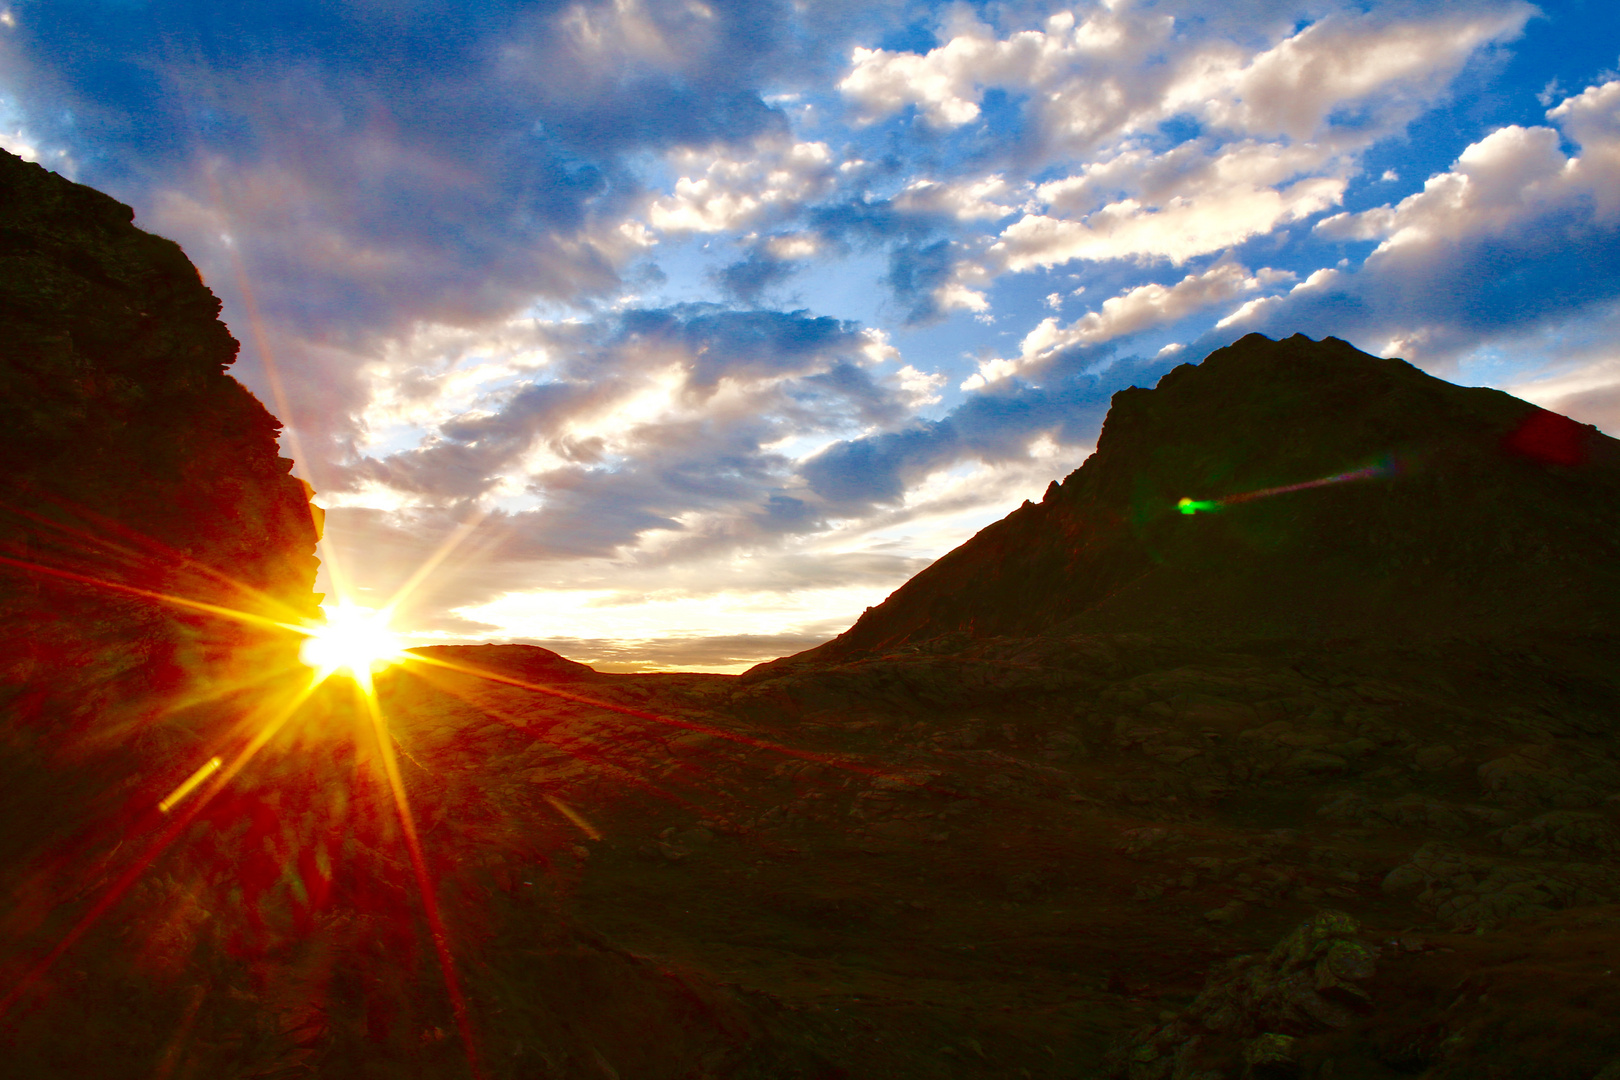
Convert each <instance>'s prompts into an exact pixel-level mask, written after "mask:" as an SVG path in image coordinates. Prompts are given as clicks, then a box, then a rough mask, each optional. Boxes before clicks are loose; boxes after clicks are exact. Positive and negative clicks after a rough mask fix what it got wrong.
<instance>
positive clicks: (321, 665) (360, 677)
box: [298, 604, 404, 690]
mask: <svg viewBox="0 0 1620 1080" xmlns="http://www.w3.org/2000/svg"><path fill="white" fill-rule="evenodd" d="M304 633H305V634H307V635H308V637H306V638H305V640H304V644H303V646H302V647H301V648H300V649H299V650H298V658H299V659H300V660H302V661H303V662H304V663H306V664H308V665H309V666H310V667H312V668H314V669H315V671H316V673H317V675H318V676H319V678H320V679H322V680H324V679H328V678H330V677H332V676H333V675H335V674H338V673H339V672H343V673H345V674H347V675H349V676H350V677H351V678H353V679H354V681H355V682H357V683H359V684H360V685H361V686H362V687H363V688H365V689H367V690H370V689H371V673H372V672H373V671H378V670H381V669H382V668H385V667H387V666H389V665H390V664H395V663H398V662H399V660H400V657H401V656H402V655H403V652H404V649H403V646H402V645H401V643H400V640H399V635H398V634H396V633H394V632H393V631H392V630H390V629H389V628H388V612H387V611H373V610H371V609H370V608H363V607H359V606H357V605H354V604H339V605H338V606H337V607H336V608H334V609H333V610H331V611H330V612H328V613H327V615H326V625H324V626H313V627H310V628H308V629H306V630H305V631H304Z"/></svg>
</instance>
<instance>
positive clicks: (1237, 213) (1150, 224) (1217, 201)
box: [989, 177, 1345, 271]
mask: <svg viewBox="0 0 1620 1080" xmlns="http://www.w3.org/2000/svg"><path fill="white" fill-rule="evenodd" d="M1344 185H1345V181H1344V179H1343V178H1342V177H1311V178H1308V179H1304V180H1300V181H1298V182H1296V183H1294V184H1291V185H1289V186H1288V187H1285V188H1282V189H1275V188H1262V187H1256V186H1253V185H1243V184H1234V185H1231V186H1228V187H1223V188H1219V189H1215V190H1212V191H1210V192H1208V193H1206V194H1203V195H1201V196H1200V195H1197V194H1194V195H1177V196H1175V197H1173V198H1171V199H1169V200H1167V201H1166V202H1165V203H1164V204H1163V205H1161V206H1150V205H1144V204H1143V203H1141V202H1139V201H1137V200H1136V199H1122V200H1120V201H1119V202H1116V203H1110V204H1108V205H1107V206H1104V207H1103V208H1101V209H1100V210H1097V211H1096V212H1095V213H1092V214H1088V215H1086V216H1085V217H1084V218H1081V219H1078V220H1074V219H1067V218H1054V217H1051V216H1048V215H1046V214H1029V215H1026V216H1025V217H1023V218H1021V219H1019V220H1018V221H1016V222H1014V223H1013V224H1012V225H1009V226H1008V227H1007V228H1006V229H1004V230H1002V233H1001V236H1000V238H999V239H998V240H997V241H996V243H995V245H994V246H992V247H991V248H990V253H989V258H990V259H991V260H992V261H993V263H994V264H996V265H998V266H1000V267H1005V268H1006V269H1007V270H1012V271H1018V270H1028V269H1031V268H1034V267H1046V266H1057V265H1059V264H1062V263H1066V262H1070V261H1073V260H1075V259H1086V260H1091V261H1094V262H1100V261H1103V260H1106V259H1126V258H1132V257H1145V258H1158V259H1167V260H1169V261H1170V262H1171V263H1173V264H1175V265H1177V266H1179V265H1181V264H1182V263H1184V262H1186V261H1187V260H1189V259H1192V258H1196V257H1197V256H1199V255H1207V254H1209V253H1210V252H1213V251H1221V250H1224V249H1226V248H1229V247H1233V246H1234V245H1237V244H1241V243H1242V242H1243V241H1245V240H1248V239H1249V238H1250V237H1253V236H1257V235H1260V234H1262V233H1267V232H1270V231H1271V230H1272V229H1274V228H1275V227H1276V226H1277V225H1279V224H1285V223H1287V222H1292V221H1299V220H1301V219H1302V218H1307V217H1310V216H1311V215H1312V214H1315V213H1318V212H1320V211H1322V210H1325V209H1327V208H1328V207H1330V206H1332V205H1334V204H1335V203H1337V202H1338V201H1339V200H1340V197H1341V196H1342V195H1343V192H1344Z"/></svg>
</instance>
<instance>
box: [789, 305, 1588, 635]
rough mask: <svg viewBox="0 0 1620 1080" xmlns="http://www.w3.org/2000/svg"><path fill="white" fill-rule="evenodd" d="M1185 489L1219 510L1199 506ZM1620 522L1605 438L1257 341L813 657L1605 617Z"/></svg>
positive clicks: (1116, 427)
mask: <svg viewBox="0 0 1620 1080" xmlns="http://www.w3.org/2000/svg"><path fill="white" fill-rule="evenodd" d="M1347 474H1359V475H1347ZM1333 477H1341V478H1343V479H1340V480H1339V481H1337V482H1331V483H1325V484H1321V485H1319V486H1314V487H1306V488H1303V489H1301V490H1294V491H1288V492H1282V493H1278V494H1273V495H1264V496H1261V497H1256V498H1248V499H1243V498H1241V497H1242V496H1244V495H1247V494H1252V493H1257V492H1265V491H1268V490H1270V489H1274V488H1281V487H1293V486H1295V485H1304V484H1306V483H1308V482H1311V481H1319V480H1325V479H1327V478H1333ZM1183 499H1188V500H1193V501H1195V502H1198V503H1218V502H1221V501H1223V500H1224V504H1223V505H1220V506H1218V507H1216V508H1212V509H1206V510H1204V512H1196V513H1187V512H1185V511H1184V510H1183V509H1182V507H1181V506H1180V504H1181V501H1182V500H1183ZM1617 536H1620V443H1617V442H1616V441H1615V440H1613V439H1610V438H1608V437H1607V436H1604V435H1602V434H1601V433H1599V432H1598V431H1597V430H1596V429H1594V428H1590V427H1587V426H1584V425H1580V424H1577V423H1575V422H1574V421H1572V420H1569V419H1567V418H1566V417H1562V416H1558V415H1556V414H1554V413H1549V412H1546V411H1545V410H1542V409H1539V408H1537V407H1535V406H1533V405H1530V404H1528V403H1526V402H1523V401H1520V400H1518V399H1517V398H1514V397H1511V396H1509V395H1507V394H1504V393H1502V392H1500V391H1497V390H1490V389H1481V388H1466V387H1459V386H1455V385H1452V384H1450V383H1447V382H1444V381H1442V380H1440V379H1436V378H1433V377H1431V376H1429V375H1426V374H1424V373H1423V372H1421V371H1419V370H1417V369H1416V368H1414V367H1412V366H1411V365H1409V364H1407V363H1405V362H1403V361H1400V360H1387V359H1381V358H1379V357H1375V356H1369V355H1368V354H1366V353H1363V352H1360V351H1358V350H1357V349H1355V348H1353V347H1352V346H1350V345H1349V344H1347V343H1345V342H1343V341H1339V340H1338V339H1335V338H1327V339H1324V340H1322V341H1312V340H1310V339H1309V338H1306V337H1303V336H1299V335H1296V336H1294V337H1292V338H1289V339H1287V340H1284V341H1272V340H1270V339H1268V338H1265V337H1262V336H1260V335H1258V334H1253V335H1250V336H1248V337H1246V338H1244V339H1242V340H1241V341H1239V342H1237V343H1235V344H1233V345H1231V346H1229V347H1227V348H1224V349H1221V350H1219V351H1217V352H1215V353H1213V354H1212V355H1210V356H1209V357H1208V358H1207V359H1205V360H1204V361H1203V362H1202V363H1201V364H1198V365H1196V366H1195V365H1190V364H1188V365H1183V366H1181V367H1178V368H1176V369H1175V370H1174V371H1172V372H1170V373H1169V374H1168V375H1166V376H1165V377H1164V378H1163V379H1162V380H1161V381H1160V382H1159V384H1158V386H1157V387H1156V388H1155V389H1152V390H1143V389H1138V388H1134V387H1133V388H1131V389H1129V390H1125V391H1122V392H1120V393H1118V394H1116V395H1115V396H1114V400H1113V405H1112V408H1111V410H1110V412H1109V414H1108V419H1107V421H1106V422H1105V423H1104V425H1103V430H1102V434H1101V436H1100V438H1099V440H1098V445H1097V452H1096V453H1095V454H1094V455H1093V456H1092V457H1091V458H1089V459H1088V460H1087V461H1086V462H1085V464H1083V465H1082V466H1081V467H1080V468H1079V469H1077V470H1076V471H1075V472H1073V473H1071V474H1070V475H1069V476H1068V477H1066V478H1065V479H1064V480H1063V482H1062V483H1061V484H1058V483H1054V484H1053V485H1052V486H1051V487H1050V488H1049V489H1048V491H1047V493H1046V497H1045V498H1044V499H1043V500H1042V501H1041V502H1040V504H1038V505H1036V504H1031V503H1026V504H1025V505H1024V506H1023V507H1022V508H1020V509H1018V510H1015V511H1014V512H1013V513H1012V514H1010V515H1008V516H1007V517H1006V518H1004V519H1003V520H1001V521H999V522H997V523H996V524H994V525H991V526H989V527H988V528H986V529H984V530H983V531H981V532H980V533H979V534H978V535H977V536H975V537H974V538H973V539H971V540H970V541H968V542H967V543H966V544H963V545H962V546H961V547H960V548H957V549H956V550H955V551H952V552H951V553H950V554H948V555H946V556H944V557H943V558H941V559H940V560H939V561H938V562H936V563H935V564H934V565H932V566H930V567H929V568H928V569H927V570H925V571H923V572H922V573H921V574H919V575H917V577H915V578H914V579H912V580H911V581H909V582H907V583H906V585H905V586H903V587H902V588H901V589H899V590H897V591H896V592H895V593H894V594H893V595H892V596H891V597H889V599H888V600H887V601H885V602H884V603H883V604H882V605H880V606H878V607H876V608H874V609H872V610H870V611H868V612H867V613H866V615H865V616H864V617H863V618H862V619H861V620H860V621H859V622H857V623H856V625H855V626H854V627H852V628H851V629H850V630H849V631H847V632H846V633H845V634H843V635H842V636H841V637H839V638H837V639H836V640H834V641H832V642H829V643H828V644H826V645H824V646H821V647H820V648H818V649H816V650H813V651H812V652H810V653H806V654H801V658H802V659H806V660H815V661H838V660H843V659H849V658H854V657H859V656H864V655H871V654H874V653H880V652H883V651H885V650H889V649H893V648H896V647H902V646H907V645H915V644H919V643H922V642H925V641H931V640H934V639H937V638H939V637H940V636H941V635H947V634H962V633H966V634H967V635H969V636H971V637H973V638H984V637H990V636H994V635H1006V634H1012V635H1028V634H1034V633H1042V632H1047V631H1051V630H1053V629H1057V628H1062V629H1063V630H1064V631H1066V632H1092V631H1094V632H1116V631H1129V632H1136V631H1148V632H1175V633H1179V634H1190V635H1194V636H1199V637H1205V636H1213V637H1217V638H1225V639H1241V638H1276V639H1280V638H1297V637H1300V636H1304V637H1309V638H1323V637H1335V636H1355V637H1377V638H1380V639H1384V640H1390V639H1395V638H1403V639H1404V638H1414V639H1417V638H1433V637H1456V636H1469V637H1478V636H1493V635H1496V634H1499V633H1502V632H1519V631H1523V630H1536V629H1542V630H1547V631H1570V632H1578V633H1579V632H1588V631H1591V630H1595V629H1612V626H1613V621H1614V613H1615V612H1616V611H1617V610H1620V604H1617V601H1620V547H1617V541H1616V537H1617Z"/></svg>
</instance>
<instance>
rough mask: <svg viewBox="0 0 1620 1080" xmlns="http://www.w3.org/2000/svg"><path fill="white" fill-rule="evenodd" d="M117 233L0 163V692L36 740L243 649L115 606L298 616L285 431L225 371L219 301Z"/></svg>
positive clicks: (124, 223) (309, 557) (219, 628)
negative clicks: (212, 607)
mask: <svg viewBox="0 0 1620 1080" xmlns="http://www.w3.org/2000/svg"><path fill="white" fill-rule="evenodd" d="M133 217H134V214H133V211H131V210H130V208H129V207H127V206H124V205H122V204H121V203H119V202H117V201H116V200H114V199H112V198H109V197H108V196H106V195H104V194H102V193H101V192H98V191H95V190H93V189H91V188H88V187H84V186H82V185H80V184H75V183H72V182H71V181H68V180H66V179H63V178H62V177H60V176H57V175H55V174H54V173H51V172H47V171H46V170H45V169H43V168H41V167H39V166H38V165H33V164H29V163H27V162H24V161H22V160H21V159H19V158H17V157H14V156H12V155H10V154H6V153H0V460H3V461H4V462H5V471H4V472H3V473H0V556H4V557H5V558H6V559H8V560H10V561H9V562H8V563H6V564H5V565H4V566H3V567H0V629H3V631H4V632H5V634H6V637H7V640H8V649H7V653H6V655H5V657H4V658H3V660H0V683H3V684H11V685H13V686H17V685H19V684H21V685H25V686H26V687H27V688H28V690H29V691H30V693H29V694H25V695H24V703H25V704H26V703H28V702H32V704H33V708H32V709H31V710H28V711H31V712H32V713H33V714H35V716H36V718H37V719H40V720H42V721H43V722H46V723H56V722H59V721H63V720H65V715H64V710H65V711H66V712H70V713H73V714H82V713H84V712H86V711H87V710H94V709H98V708H100V707H101V706H103V705H105V704H108V703H109V702H110V701H112V700H114V699H116V700H118V701H120V702H121V703H122V704H123V705H124V706H126V707H127V706H128V703H129V702H130V701H131V700H132V699H136V698H140V697H142V696H143V695H145V694H147V693H152V692H159V693H161V692H162V691H163V690H164V689H165V688H169V689H172V688H173V687H174V686H175V685H176V684H177V683H179V682H182V681H184V680H186V679H188V678H190V677H193V676H195V675H196V674H198V672H199V671H200V670H201V669H202V668H205V667H211V666H212V665H213V664H214V663H216V662H223V661H224V659H225V654H226V652H227V651H231V650H236V649H239V647H240V646H241V645H242V643H243V641H244V640H245V636H244V635H246V636H251V634H248V633H247V631H245V630H244V629H243V626H242V624H241V623H240V622H236V621H228V620H227V621H221V620H218V619H214V618H212V617H209V616H205V615H201V614H199V613H198V612H197V611H196V610H191V611H187V610H185V609H183V608H179V607H175V606H173V605H165V604H162V603H157V602H154V601H153V600H152V599H150V598H149V597H147V596H143V595H140V594H137V593H132V592H130V591H128V590H129V589H139V590H144V591H146V592H149V593H163V594H171V595H175V596H180V597H184V598H186V599H190V600H197V601H203V602H206V603H211V604H217V605H221V606H224V607H229V608H233V609H238V610H244V611H249V612H252V613H256V614H260V615H267V616H270V617H272V618H276V619H280V620H288V619H294V618H303V617H308V616H311V615H313V614H314V612H315V603H316V599H317V598H316V597H315V596H314V594H313V593H312V591H311V589H312V586H313V584H314V575H315V567H316V560H315V558H314V546H315V541H316V540H317V538H318V534H317V528H318V524H317V521H316V519H315V517H313V516H312V513H313V514H316V515H318V513H319V511H312V508H311V507H310V504H309V495H310V493H309V491H308V489H307V488H306V487H305V486H304V485H303V483H302V482H301V481H299V480H297V479H295V478H293V477H292V476H291V475H289V469H290V468H291V466H292V462H291V461H289V460H287V459H286V458H282V457H280V456H279V455H278V453H277V447H276V435H277V432H278V430H279V429H280V424H279V423H278V422H277V421H276V419H275V418H274V417H272V416H271V415H270V414H269V413H268V412H267V411H266V410H265V409H264V407H263V406H262V405H261V404H260V403H259V402H258V401H257V400H256V399H255V398H254V397H253V395H252V394H250V393H248V391H247V390H246V389H244V388H243V387H242V386H241V384H240V383H238V382H236V381H235V380H234V379H232V378H230V377H229V376H228V375H226V374H225V369H226V368H227V367H228V366H229V365H230V364H231V363H232V361H233V360H234V359H235V356H236V351H237V343H236V341H235V339H234V338H232V337H231V335H230V333H229V331H227V330H226V328H225V327H224V325H223V324H222V323H220V322H219V320H218V318H217V316H218V313H219V308H220V303H219V301H218V300H217V299H216V298H215V297H214V295H213V294H212V293H211V292H209V290H208V289H207V288H206V287H205V286H204V285H203V283H202V281H201V279H200V278H199V277H198V274H197V271H196V269H195V268H193V267H192V265H191V263H190V262H188V261H187V259H186V257H185V255H184V254H183V253H182V252H181V250H180V248H179V247H178V246H177V245H176V244H175V243H174V242H172V241H170V240H165V239H162V238H161V237H157V236H153V235H151V234H149V233H146V232H143V231H141V230H140V229H138V228H136V227H135V226H134V225H133V224H132V219H133ZM109 586H121V587H123V589H122V590H120V589H119V588H110V587H109ZM64 672H70V673H71V674H69V675H64V674H62V673H64ZM63 679H65V680H66V682H65V683H64V682H63V681H62V680H63ZM115 684H116V685H115ZM52 702H54V705H53V704H51V703H52Z"/></svg>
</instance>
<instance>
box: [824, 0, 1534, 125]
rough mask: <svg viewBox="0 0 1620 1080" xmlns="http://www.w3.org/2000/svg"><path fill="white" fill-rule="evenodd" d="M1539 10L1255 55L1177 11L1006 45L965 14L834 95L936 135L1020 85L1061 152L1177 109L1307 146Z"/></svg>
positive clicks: (1336, 25) (1061, 22)
mask: <svg viewBox="0 0 1620 1080" xmlns="http://www.w3.org/2000/svg"><path fill="white" fill-rule="evenodd" d="M1534 13H1535V9H1534V8H1533V7H1531V6H1530V5H1528V4H1524V3H1512V4H1505V5H1498V6H1494V7H1490V8H1486V9H1484V10H1483V11H1480V10H1477V9H1476V10H1469V9H1463V10H1460V11H1450V12H1446V13H1444V14H1441V15H1439V16H1437V17H1429V18H1407V19H1391V18H1387V17H1379V16H1375V15H1366V16H1361V17H1359V18H1357V17H1348V16H1343V15H1336V14H1330V15H1329V16H1327V17H1326V18H1323V19H1321V20H1320V21H1318V22H1313V23H1311V24H1310V25H1308V26H1306V27H1304V28H1303V29H1301V30H1299V31H1298V32H1296V33H1293V34H1290V35H1288V36H1287V37H1285V38H1284V39H1283V40H1281V41H1279V42H1278V43H1277V44H1275V45H1274V46H1272V47H1271V48H1269V49H1266V50H1263V51H1260V52H1258V53H1252V52H1249V51H1247V50H1245V49H1244V48H1242V47H1241V46H1239V45H1237V44H1235V43H1231V42H1229V41H1225V40H1221V39H1220V38H1216V39H1214V40H1211V39H1208V38H1204V37H1200V36H1190V37H1189V36H1179V35H1176V34H1175V29H1176V20H1175V19H1174V17H1173V16H1171V15H1168V14H1162V13H1159V12H1156V11H1153V10H1151V9H1142V10H1133V9H1131V8H1129V7H1126V6H1125V5H1105V6H1102V7H1099V8H1097V9H1095V10H1094V11H1092V12H1091V13H1090V14H1088V15H1087V16H1086V17H1085V18H1083V19H1077V18H1076V17H1075V15H1074V14H1073V13H1071V12H1059V13H1058V14H1056V15H1053V16H1051V17H1049V18H1048V19H1047V20H1046V21H1045V23H1044V24H1043V26H1042V27H1041V28H1040V29H1031V30H1024V31H1020V32H1017V33H1014V34H1011V35H1009V36H1008V37H1006V38H997V37H996V36H995V32H994V30H993V29H992V28H991V27H989V26H988V25H986V24H984V23H981V22H978V21H976V20H971V19H970V20H966V21H959V22H957V24H956V25H954V26H953V27H951V28H950V35H949V37H948V39H947V40H946V41H945V42H944V43H943V44H941V45H939V46H938V47H936V48H934V49H931V50H929V51H928V52H926V53H921V54H919V53H911V52H900V51H892V50H886V49H870V48H857V49H855V50H854V52H853V53H852V54H851V57H850V69H849V73H848V74H847V75H846V76H845V77H844V79H843V80H842V81H841V82H840V83H839V89H840V90H841V91H842V92H843V94H844V95H845V97H846V98H848V99H849V100H850V101H851V103H853V104H854V105H855V106H856V108H857V109H858V111H859V113H860V114H861V115H862V116H863V117H864V118H865V119H867V120H869V121H870V120H874V119H877V118H879V117H882V116H885V115H888V114H890V113H893V112H895V111H897V110H900V109H902V108H906V107H908V106H915V107H916V108H917V109H918V110H919V112H920V113H921V115H922V116H923V117H924V118H925V119H926V120H927V122H929V123H930V124H933V125H935V126H937V127H959V126H961V125H964V124H968V123H971V122H973V121H975V120H977V119H979V117H980V115H981V105H982V103H983V100H984V94H985V92H986V90H988V89H990V88H1000V89H1004V90H1013V91H1018V92H1021V93H1023V94H1027V95H1028V100H1029V108H1030V110H1031V111H1032V113H1033V114H1034V117H1035V119H1036V121H1037V124H1038V126H1039V128H1040V129H1041V131H1042V133H1043V135H1044V137H1045V138H1046V139H1048V140H1050V141H1051V142H1052V143H1053V144H1055V145H1059V146H1062V147H1063V148H1065V149H1067V150H1069V151H1070V152H1077V151H1083V150H1086V149H1089V148H1092V147H1095V146H1097V145H1099V144H1100V143H1101V142H1102V141H1106V140H1108V139H1113V138H1118V137H1120V136H1123V135H1128V134H1131V133H1133V132H1137V131H1142V130H1146V129H1148V128H1151V127H1152V126H1153V125H1155V124H1157V123H1158V122H1159V121H1161V120H1164V119H1166V118H1168V117H1170V116H1174V115H1176V114H1178V113H1183V112H1191V113H1194V114H1197V115H1199V116H1201V117H1202V118H1204V119H1205V120H1206V121H1208V122H1209V123H1212V124H1216V125H1219V126H1221V127H1224V128H1226V129H1228V130H1231V131H1234V132H1238V133H1240V134H1244V135H1288V136H1290V137H1292V138H1295V139H1309V138H1312V137H1314V136H1316V135H1318V134H1319V133H1320V132H1321V130H1322V128H1323V127H1324V126H1325V125H1326V123H1327V122H1328V120H1329V118H1330V117H1332V116H1333V115H1334V114H1335V113H1339V112H1342V111H1344V110H1346V109H1350V108H1353V107H1356V106H1368V105H1370V104H1371V103H1373V100H1374V99H1375V98H1376V99H1377V102H1376V104H1377V106H1378V107H1379V108H1383V109H1388V108H1391V107H1398V106H1400V105H1406V104H1408V103H1409V102H1410V101H1411V100H1412V99H1422V98H1427V97H1431V96H1433V95H1434V94H1435V93H1437V92H1439V91H1440V90H1441V89H1442V88H1443V86H1444V84H1445V82H1446V81H1447V80H1448V79H1449V78H1450V77H1451V76H1453V75H1454V74H1455V73H1456V71H1457V70H1458V69H1459V68H1460V67H1461V66H1462V64H1463V62H1464V61H1466V60H1467V59H1468V57H1469V56H1470V55H1472V54H1473V53H1474V52H1475V51H1476V50H1478V49H1479V48H1480V47H1481V46H1483V45H1485V44H1487V43H1490V42H1494V41H1500V40H1504V39H1507V38H1510V37H1512V36H1514V35H1516V34H1517V33H1519V31H1520V30H1521V29H1522V28H1523V26H1524V23H1525V22H1526V20H1528V19H1529V18H1530V16H1531V15H1533V14H1534ZM1155 54H1157V55H1158V57H1159V59H1158V61H1157V62H1148V58H1149V57H1152V56H1155ZM1401 111H1402V112H1409V110H1401Z"/></svg>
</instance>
